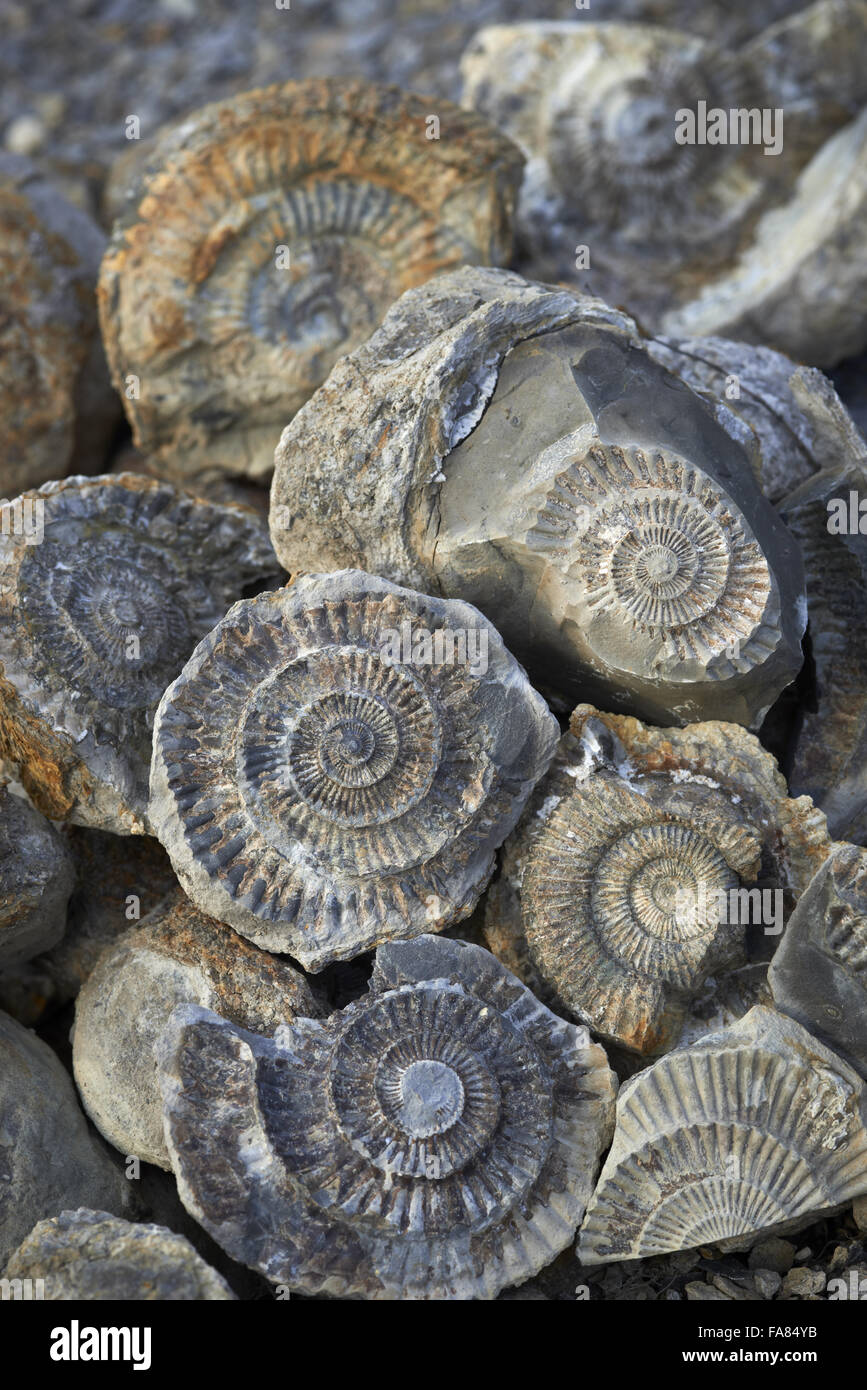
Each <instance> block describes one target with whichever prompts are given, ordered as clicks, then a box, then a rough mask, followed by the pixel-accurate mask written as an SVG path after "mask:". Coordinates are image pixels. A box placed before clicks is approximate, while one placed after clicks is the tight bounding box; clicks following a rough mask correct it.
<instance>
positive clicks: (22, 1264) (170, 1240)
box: [3, 1207, 235, 1303]
mask: <svg viewBox="0 0 867 1390" xmlns="http://www.w3.org/2000/svg"><path fill="white" fill-rule="evenodd" d="M3 1273H4V1278H6V1279H10V1280H13V1279H31V1280H33V1281H36V1280H41V1281H42V1291H41V1297H42V1298H44V1299H45V1300H46V1302H49V1303H52V1302H70V1301H73V1302H75V1301H81V1302H85V1303H93V1302H116V1303H129V1302H133V1301H140V1302H147V1303H153V1302H158V1301H171V1302H175V1303H179V1302H191V1301H197V1302H201V1301H206V1302H208V1301H210V1302H212V1301H215V1300H233V1299H234V1297H235V1295H234V1294H233V1293H232V1290H231V1289H230V1288H229V1286H228V1284H227V1283H226V1281H225V1280H224V1279H223V1278H221V1276H220V1275H219V1274H217V1272H216V1271H215V1270H213V1269H211V1268H209V1266H208V1265H206V1264H205V1261H204V1260H203V1259H202V1258H201V1256H200V1255H197V1254H196V1252H195V1250H194V1249H193V1247H192V1246H191V1245H190V1243H189V1241H187V1240H184V1238H183V1236H178V1235H175V1234H174V1232H173V1231H168V1230H166V1228H165V1226H152V1225H142V1224H133V1223H132V1222H130V1221H121V1220H118V1218H117V1217H115V1216H110V1215H109V1214H108V1212H105V1211H89V1210H87V1209H86V1208H83V1207H80V1208H79V1209H78V1211H63V1212H61V1213H60V1215H59V1216H56V1217H53V1218H52V1219H51V1220H48V1221H40V1222H38V1223H37V1224H36V1226H34V1228H33V1230H32V1231H31V1232H30V1234H29V1236H27V1238H26V1239H25V1240H23V1241H22V1243H21V1244H20V1245H19V1247H18V1249H17V1250H16V1251H14V1252H13V1254H12V1256H11V1257H10V1259H9V1263H8V1264H7V1266H6V1269H5V1270H4V1272H3Z"/></svg>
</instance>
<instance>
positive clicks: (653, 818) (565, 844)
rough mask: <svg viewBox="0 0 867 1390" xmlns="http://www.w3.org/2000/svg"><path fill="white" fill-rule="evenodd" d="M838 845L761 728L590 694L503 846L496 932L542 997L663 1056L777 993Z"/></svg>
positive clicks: (492, 932) (494, 939)
mask: <svg viewBox="0 0 867 1390" xmlns="http://www.w3.org/2000/svg"><path fill="white" fill-rule="evenodd" d="M829 849H830V840H829V837H828V832H827V827H826V824H825V819H824V817H823V816H822V815H821V813H820V812H817V811H816V809H815V808H814V807H813V805H812V803H811V802H810V800H809V798H806V797H804V798H801V799H800V800H797V801H792V800H790V799H789V798H788V797H787V795H786V784H785V781H784V779H783V778H782V776H781V775H780V773H779V771H778V770H777V766H776V763H775V761H774V759H773V758H772V757H771V755H770V754H769V753H767V752H765V750H764V749H763V748H762V747H761V745H760V744H759V742H758V740H757V739H756V738H755V737H754V736H753V735H752V734H748V733H747V732H746V731H745V730H743V729H740V728H738V727H737V726H735V725H731V724H721V723H720V724H713V723H701V724H693V725H689V726H688V727H687V728H685V729H682V730H681V729H656V728H651V727H649V726H645V725H643V724H641V723H640V722H639V721H638V720H635V719H630V718H627V717H625V716H619V715H606V714H600V713H599V711H597V710H595V709H593V708H592V706H588V705H583V706H579V707H578V709H577V710H576V711H575V712H574V714H573V716H572V728H571V731H570V732H569V733H567V734H565V735H564V737H563V739H562V740H561V743H560V746H559V748H558V751H557V754H556V755H555V758H554V760H553V762H552V764H551V768H550V770H549V771H548V773H547V774H546V776H545V777H543V778H542V779H541V781H540V782H539V783H538V785H537V787H536V788H535V789H534V791H533V794H532V796H531V797H530V799H529V801H528V803H527V808H526V811H525V813H524V815H523V816H522V818H521V821H520V822H519V823H518V826H517V827H516V829H515V831H514V833H513V834H512V835H511V836H510V837H509V838H508V840H507V841H506V843H505V844H504V846H503V849H502V853H501V856H500V858H501V872H500V875H499V877H498V878H497V880H496V882H495V883H494V885H493V887H492V888H491V890H490V892H489V894H488V898H487V900H486V913H485V927H484V932H485V940H486V941H487V943H488V945H489V946H490V948H491V949H492V950H493V951H494V952H495V954H497V955H498V956H501V957H502V959H503V960H504V961H505V962H506V963H507V964H508V965H510V966H511V968H513V969H514V970H515V971H516V973H518V974H519V976H520V978H521V979H523V980H524V982H525V983H526V984H528V985H529V986H530V987H531V988H533V989H534V991H535V992H536V993H537V994H540V996H541V997H542V998H544V999H545V1000H546V1001H550V1000H555V1001H557V1003H558V1005H559V1007H560V1008H561V1009H565V1010H566V1011H567V1012H569V1013H571V1014H572V1015H573V1016H575V1017H577V1018H579V1019H580V1020H581V1021H582V1022H585V1023H587V1024H589V1025H590V1026H591V1027H592V1028H594V1029H595V1030H596V1031H598V1032H600V1033H602V1034H603V1035H605V1036H606V1037H608V1038H609V1039H611V1040H612V1041H614V1042H616V1043H617V1044H618V1045H620V1046H621V1047H624V1048H626V1049H629V1050H630V1051H631V1052H635V1053H638V1054H640V1055H653V1054H654V1053H658V1052H662V1051H666V1050H667V1049H669V1048H671V1047H672V1046H674V1045H676V1044H677V1042H678V1040H679V1039H680V1038H682V1037H684V1036H689V1037H693V1036H696V1035H697V1034H698V1033H700V1032H701V1031H704V1032H707V1031H708V1027H707V1026H706V1027H704V1028H703V1029H702V1027H701V1025H702V1020H705V1021H706V1022H709V1021H710V1020H712V1019H713V1018H714V1017H715V1016H718V1017H721V1018H723V1019H725V1020H726V1021H731V1019H732V1017H740V1016H741V1015H742V1014H743V1013H744V1012H746V1010H747V1009H748V1008H750V1007H751V1006H752V1004H753V1003H754V1002H756V1000H757V999H758V1000H763V999H767V998H768V996H767V994H766V989H765V986H764V984H763V977H764V975H765V974H766V971H767V960H768V957H769V955H770V954H771V952H772V951H773V949H774V947H775V946H776V944H777V942H778V940H779V936H780V932H781V931H782V928H783V925H784V922H785V920H786V918H787V917H788V915H789V913H790V912H791V910H792V907H793V904H794V902H795V901H796V900H797V898H798V896H799V895H800V893H801V892H802V891H803V890H804V888H805V887H806V885H807V883H808V882H809V881H810V879H811V877H812V875H813V874H814V873H815V871H816V869H817V868H818V867H819V865H820V864H821V863H822V862H823V860H824V858H825V857H826V856H827V854H828V851H829ZM757 884H760V885H761V889H760V890H759V895H758V896H757V887H756V885H757ZM777 894H779V896H776V895H777ZM765 895H767V896H765ZM748 958H749V960H750V965H748V964H747V961H748ZM753 965H754V966H755V967H756V969H755V970H754V971H753V970H752V966H753Z"/></svg>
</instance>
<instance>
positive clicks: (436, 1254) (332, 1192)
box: [158, 936, 614, 1299]
mask: <svg viewBox="0 0 867 1390" xmlns="http://www.w3.org/2000/svg"><path fill="white" fill-rule="evenodd" d="M158 1054H159V1057H160V1065H161V1073H162V1085H163V1094H164V1097H165V1124H166V1138H167V1142H168V1144H169V1149H170V1152H171V1155H172V1165H173V1168H174V1170H175V1173H176V1175H177V1179H178V1190H179V1192H180V1194H181V1197H182V1199H183V1201H184V1204H185V1206H186V1207H187V1208H188V1210H189V1211H190V1212H191V1213H192V1214H193V1215H194V1216H195V1217H196V1219H197V1220H198V1221H200V1222H201V1224H202V1225H203V1226H204V1227H205V1229H206V1230H207V1231H209V1232H210V1233H211V1234H212V1235H213V1236H214V1238H215V1239H216V1240H218V1241H219V1242H220V1244H221V1245H222V1246H223V1247H224V1249H226V1250H227V1251H228V1252H229V1253H230V1254H231V1255H232V1256H233V1257H234V1258H235V1259H239V1260H242V1261H244V1262H245V1263H246V1264H249V1265H251V1266H253V1267H254V1268H256V1269H258V1270H260V1272H261V1273H263V1274H265V1275H266V1276H267V1277H268V1278H269V1279H271V1280H273V1281H275V1282H279V1283H283V1284H287V1285H288V1286H289V1287H291V1288H292V1289H297V1290H299V1291H302V1292H305V1293H327V1294H332V1295H342V1296H349V1297H352V1296H355V1297H362V1298H368V1299H398V1298H403V1299H407V1298H409V1299H468V1298H483V1299H488V1298H492V1297H494V1296H495V1295H496V1294H497V1293H498V1292H499V1290H500V1289H502V1288H504V1287H506V1286H508V1285H510V1284H515V1283H520V1282H522V1281H523V1280H524V1279H527V1278H529V1277H530V1276H531V1275H532V1274H534V1273H536V1272H537V1271H538V1270H539V1269H541V1268H542V1266H543V1265H545V1264H547V1263H548V1262H549V1261H550V1260H551V1259H553V1257H554V1256H555V1255H556V1254H557V1253H558V1252H559V1251H560V1250H562V1249H564V1248H565V1247H566V1246H567V1245H568V1244H569V1242H570V1240H571V1238H572V1234H573V1233H574V1230H575V1228H576V1226H577V1224H578V1223H579V1222H580V1220H581V1215H582V1213H583V1210H584V1207H585V1204H586V1201H587V1197H588V1195H589V1192H590V1191H591V1190H592V1184H593V1179H594V1174H595V1171H596V1167H597V1164H598V1162H599V1157H600V1154H601V1152H602V1150H603V1149H604V1147H605V1145H606V1144H607V1143H608V1142H609V1139H610V1134H611V1128H610V1126H611V1117H612V1113H613V1100H614V1078H613V1075H612V1073H611V1072H610V1071H609V1069H608V1065H607V1062H606V1058H605V1053H604V1052H603V1050H602V1048H601V1047H599V1046H598V1045H596V1044H594V1043H591V1041H590V1038H589V1035H588V1033H587V1031H586V1029H583V1028H575V1027H573V1026H572V1025H570V1024H567V1023H564V1022H563V1020H562V1019H559V1018H557V1017H556V1016H555V1015H554V1014H552V1013H550V1012H549V1011H548V1010H547V1009H546V1008H545V1007H544V1006H543V1005H542V1004H540V1003H539V1002H538V1000H536V999H534V998H533V996H532V994H530V992H529V990H527V989H525V988H524V987H523V985H521V984H520V983H519V981H518V980H516V979H515V978H514V976H513V975H510V974H509V972H508V971H507V970H505V969H504V968H503V966H501V965H500V964H499V963H498V962H497V961H496V960H495V959H494V958H493V956H491V955H490V954H489V953H488V952H487V951H485V950H483V949H482V948H481V947H478V946H473V945H470V944H468V943H466V942H461V941H449V940H446V939H444V938H442V937H432V936H421V937H419V938H418V939H417V940H415V941H411V942H391V943H389V944H388V945H386V946H382V947H380V949H379V950H378V952H377V956H376V968H375V970H374V975H373V979H372V982H371V990H370V993H369V994H367V995H366V996H365V997H363V998H362V999H360V1000H358V1001H357V1002H356V1003H354V1004H351V1005H349V1006H348V1007H347V1008H345V1009H344V1010H343V1011H342V1012H340V1013H338V1014H334V1015H332V1016H331V1018H329V1019H328V1020H327V1021H326V1022H325V1023H318V1022H313V1021H307V1020H299V1021H298V1022H297V1023H295V1024H294V1025H292V1026H291V1027H288V1028H281V1029H279V1030H278V1032H277V1034H276V1036H275V1038H274V1039H273V1041H272V1040H270V1039H266V1038H260V1037H257V1036H255V1035H253V1034H250V1033H243V1032H240V1031H239V1030H238V1029H236V1028H233V1027H232V1026H231V1025H229V1024H227V1023H225V1022H223V1021H221V1020H220V1019H218V1018H215V1017H214V1015H213V1014H209V1013H207V1012H205V1011H204V1010H201V1009H196V1008H189V1007H188V1008H184V1009H179V1010H178V1011H177V1013H176V1014H175V1015H174V1017H173V1019H172V1024H171V1027H170V1030H169V1031H168V1032H167V1033H166V1035H165V1036H164V1039H163V1041H162V1043H161V1044H159V1046H158ZM217 1155H220V1162H219V1174H220V1176H219V1178H216V1177H215V1172H216V1170H215V1168H214V1163H215V1159H216V1157H217Z"/></svg>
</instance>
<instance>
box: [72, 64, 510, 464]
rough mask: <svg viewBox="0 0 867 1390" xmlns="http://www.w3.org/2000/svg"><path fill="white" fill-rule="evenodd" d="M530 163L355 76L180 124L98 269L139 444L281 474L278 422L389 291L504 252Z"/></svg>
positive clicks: (460, 117) (276, 93) (288, 88)
mask: <svg viewBox="0 0 867 1390" xmlns="http://www.w3.org/2000/svg"><path fill="white" fill-rule="evenodd" d="M522 165H523V161H522V158H521V156H520V154H519V153H518V151H517V149H516V148H515V146H513V145H512V144H511V142H510V141H509V140H507V139H506V138H505V136H501V135H500V134H499V133H498V132H497V131H496V130H495V129H494V128H493V127H492V126H490V125H488V123H487V122H486V121H485V120H484V119H483V118H482V117H480V116H476V115H475V114H473V113H469V112H465V111H462V110H460V108H458V107H456V106H454V105H452V104H451V103H450V102H443V101H439V100H433V99H431V98H428V99H423V98H421V97H416V96H410V95H407V94H406V93H403V92H401V91H399V90H398V89H397V88H395V87H380V86H373V85H370V84H368V83H364V82H360V81H354V80H345V79H332V78H322V79H316V80H312V81H308V82H298V83H295V82H289V83H286V84H285V85H283V86H276V87H268V88H265V89H263V90H261V91H253V92H247V93H245V94H243V95H241V96H237V97H234V98H232V99H231V100H230V101H226V102H220V103H215V104H214V105H211V106H206V107H204V108H203V109H202V110H200V111H198V112H197V113H195V114H194V115H193V116H192V117H190V118H189V119H187V120H184V121H182V122H181V123H179V124H178V125H176V126H174V127H173V128H171V129H170V130H169V131H167V132H166V133H165V135H164V136H163V137H162V138H161V140H160V141H158V143H157V145H156V147H155V149H154V151H153V152H152V153H151V156H150V160H149V170H148V172H147V174H146V175H145V177H144V179H143V182H142V183H141V185H140V186H139V187H138V188H137V189H136V190H134V192H133V194H132V195H131V198H130V203H129V209H128V211H127V212H126V213H125V214H124V215H123V216H122V217H121V218H120V220H119V222H118V224H117V227H116V229H115V233H114V236H113V238H112V241H111V244H110V247H109V250H108V253H107V255H106V258H105V261H104V263H103V268H102V273H101V277H100V305H101V317H102V325H103V333H104V336H105V340H106V345H107V350H108V355H109V361H110V364H111V368H112V372H113V375H114V379H115V383H116V384H117V386H118V388H119V389H120V390H121V391H122V394H123V396H124V405H125V407H126V410H127V413H128V415H129V418H130V421H131V423H132V426H133V431H134V435H135V440H136V443H137V444H139V445H140V446H141V447H142V448H144V449H146V450H148V451H151V450H153V451H157V450H163V451H165V452H167V453H168V454H169V455H170V456H171V461H172V463H173V465H174V467H175V468H176V469H177V470H178V471H180V472H187V473H192V472H195V470H196V469H197V468H198V467H199V466H200V464H201V462H202V461H203V460H205V461H207V462H208V464H210V465H211V466H214V465H218V466H222V467H223V468H225V469H226V470H227V471H228V472H231V473H236V474H247V475H250V476H254V477H259V478H261V477H265V476H268V475H269V474H270V471H271V467H272V463H273V452H274V446H275V444H276V443H277V440H278V438H279V434H280V430H281V428H282V427H283V426H284V425H285V424H286V421H287V420H288V419H290V418H291V416H292V415H293V414H294V412H295V411H296V410H297V409H298V407H299V406H301V405H302V404H303V403H304V401H305V400H307V398H308V396H310V394H311V393H312V391H313V390H315V388H316V387H317V386H318V385H319V383H320V382H321V381H322V380H323V379H324V377H325V376H327V374H328V371H329V370H330V368H331V366H332V365H333V364H334V362H335V361H336V360H337V358H338V357H339V356H340V355H341V354H342V353H344V352H346V351H348V350H349V349H350V348H352V347H355V346H356V345H357V344H358V343H359V342H362V341H363V340H364V339H365V338H366V337H367V336H368V335H369V334H370V333H371V331H372V330H373V329H374V328H375V327H376V326H377V324H378V323H379V322H380V320H381V318H382V316H383V314H384V312H385V310H386V309H387V307H388V305H389V304H390V303H391V302H392V300H393V299H395V298H397V296H398V295H399V294H400V293H401V292H402V291H403V290H405V289H408V288H409V287H410V286H411V285H416V284H420V283H421V282H422V281H424V280H426V279H427V278H428V277H429V276H431V275H433V274H435V273H436V272H437V271H440V270H445V269H448V268H450V267H452V266H455V265H459V264H461V263H463V262H482V263H488V262H494V263H496V262H498V261H500V260H505V259H508V255H509V250H510V245H511V214H512V210H513V205H514V200H515V197H516V195H517V185H518V183H519V181H520V174H521V169H522ZM125 383H127V384H128V389H127V390H124V389H123V388H124V384H125Z"/></svg>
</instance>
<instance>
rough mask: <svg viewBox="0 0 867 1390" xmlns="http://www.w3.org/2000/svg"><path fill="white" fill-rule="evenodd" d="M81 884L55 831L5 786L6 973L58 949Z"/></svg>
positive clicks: (1, 846) (0, 855)
mask: <svg viewBox="0 0 867 1390" xmlns="http://www.w3.org/2000/svg"><path fill="white" fill-rule="evenodd" d="M74 881H75V871H74V869H73V865H72V858H71V856H70V854H69V850H68V849H67V847H66V845H65V844H64V842H63V838H62V837H61V835H59V834H58V832H57V831H56V830H55V828H54V826H52V825H49V824H48V822H47V821H46V820H45V819H44V818H43V817H42V816H41V815H40V814H39V812H38V811H35V810H34V809H33V807H32V806H29V805H28V804H27V802H26V801H22V800H21V799H20V798H19V797H17V796H12V795H11V794H10V793H9V792H8V791H7V790H6V788H5V787H2V786H0V968H3V969H5V968H6V967H7V966H10V965H16V964H18V963H19V962H21V961H26V960H30V959H31V957H33V956H35V955H38V954H39V952H40V951H44V950H47V949H48V947H49V946H53V945H54V944H55V942H57V941H58V940H59V939H60V937H61V936H62V935H63V932H64V929H65V927H66V905H67V903H68V902H69V895H70V894H71V892H72V886H73V883H74Z"/></svg>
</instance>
